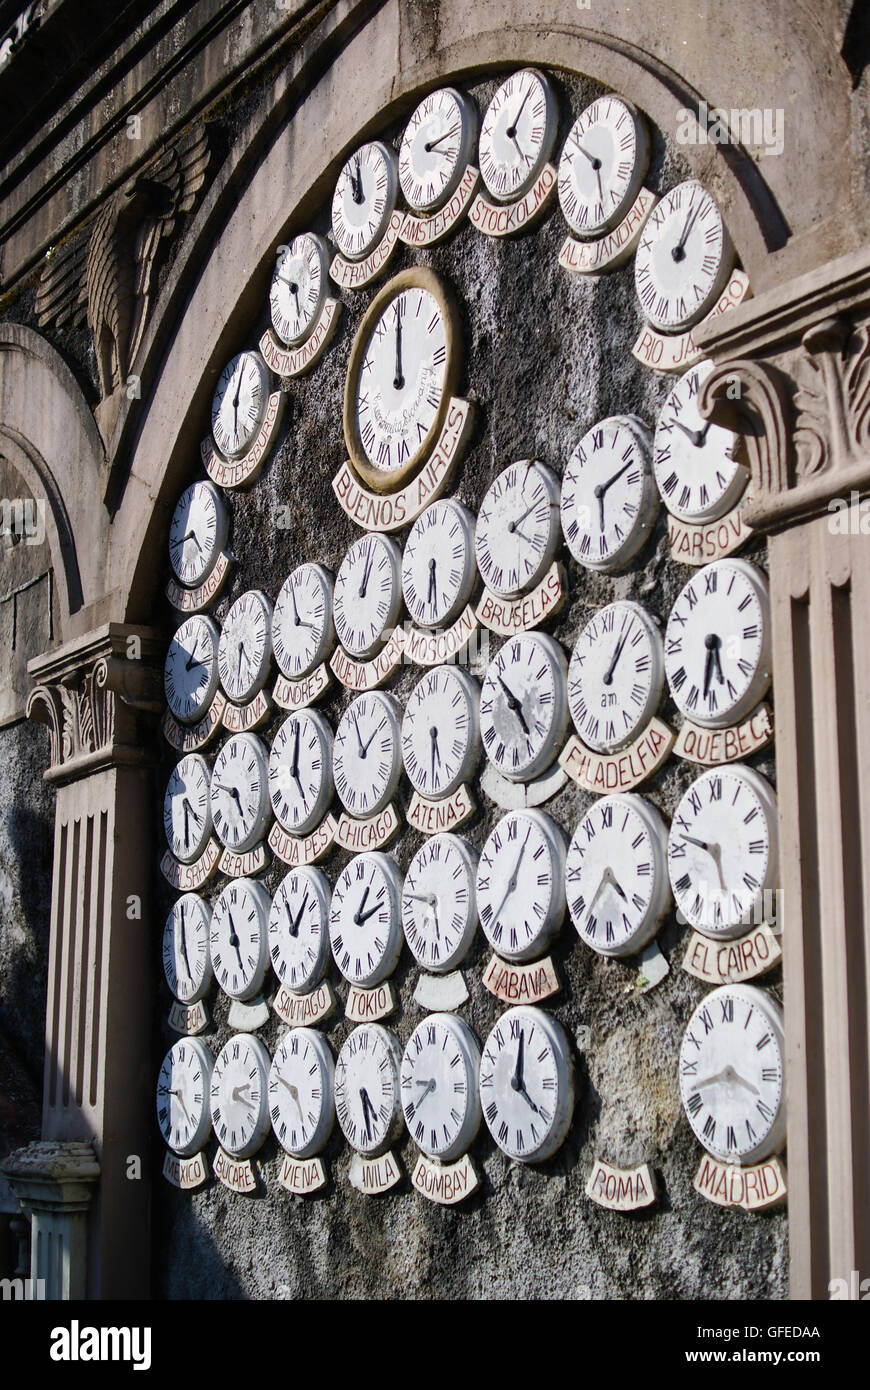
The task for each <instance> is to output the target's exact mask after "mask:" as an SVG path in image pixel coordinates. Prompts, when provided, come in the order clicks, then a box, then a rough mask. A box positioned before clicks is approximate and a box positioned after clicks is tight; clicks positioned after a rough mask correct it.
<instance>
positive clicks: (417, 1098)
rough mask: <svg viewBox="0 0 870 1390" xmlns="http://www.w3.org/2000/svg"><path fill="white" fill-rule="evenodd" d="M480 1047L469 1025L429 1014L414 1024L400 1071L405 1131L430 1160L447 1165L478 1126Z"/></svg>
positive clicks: (452, 1018)
mask: <svg viewBox="0 0 870 1390" xmlns="http://www.w3.org/2000/svg"><path fill="white" fill-rule="evenodd" d="M479 1071H480V1048H479V1047H478V1044H477V1039H476V1038H475V1036H474V1034H473V1033H472V1031H471V1029H470V1028H469V1026H468V1024H467V1023H465V1022H464V1021H463V1019H461V1018H454V1016H453V1015H452V1014H430V1015H429V1017H428V1018H424V1019H423V1021H422V1022H421V1023H418V1024H417V1027H416V1028H415V1029H414V1031H413V1033H412V1034H411V1036H410V1038H409V1039H408V1045H407V1047H406V1048H405V1052H404V1056H403V1057H402V1066H401V1071H400V1078H401V1096H402V1112H403V1114H404V1116H405V1124H406V1125H407V1126H408V1132H409V1133H410V1134H411V1135H412V1136H413V1138H414V1140H415V1141H416V1143H417V1146H418V1148H420V1149H422V1150H423V1153H424V1154H428V1156H429V1158H437V1159H440V1161H441V1162H442V1163H451V1162H453V1160H454V1159H457V1158H459V1157H460V1155H461V1154H464V1153H465V1152H466V1151H467V1149H468V1147H469V1145H470V1144H471V1142H472V1140H473V1139H474V1136H475V1135H476V1134H477V1131H478V1129H479V1128H480V1096H479V1094H478V1085H479Z"/></svg>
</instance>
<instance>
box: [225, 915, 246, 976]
mask: <svg viewBox="0 0 870 1390" xmlns="http://www.w3.org/2000/svg"><path fill="white" fill-rule="evenodd" d="M227 918H228V919H229V924H230V945H231V946H232V947H233V949H234V950H235V953H236V955H237V956H238V958H239V968H240V969H241V970H242V971H244V968H245V967H244V965H243V963H242V953H241V951H240V950H239V938H238V934H237V932H236V925H235V922H234V921H233V914H232V912H230V910H229V908H227Z"/></svg>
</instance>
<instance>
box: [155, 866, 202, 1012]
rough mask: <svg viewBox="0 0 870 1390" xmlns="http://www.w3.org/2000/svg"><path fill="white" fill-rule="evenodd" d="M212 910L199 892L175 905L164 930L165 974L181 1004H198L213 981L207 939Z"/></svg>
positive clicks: (187, 895) (185, 896) (179, 899)
mask: <svg viewBox="0 0 870 1390" xmlns="http://www.w3.org/2000/svg"><path fill="white" fill-rule="evenodd" d="M210 930H211V908H210V907H209V905H208V903H206V902H204V901H203V899H202V898H200V897H199V896H198V895H197V894H196V893H185V894H184V897H182V898H178V899H177V900H176V902H174V903H173V905H172V909H171V911H170V913H169V916H168V917H167V918H166V924H165V926H164V928H163V972H164V974H165V976H166V983H167V984H168V986H169V988H170V989H171V991H172V993H173V994H174V995H175V997H176V999H180V1000H181V1002H182V1004H195V1003H196V1002H197V1000H198V999H202V998H204V997H205V995H206V994H207V993H208V989H209V985H210V984H211V982H212V966H211V956H210V955H209V950H208V938H209V932H210Z"/></svg>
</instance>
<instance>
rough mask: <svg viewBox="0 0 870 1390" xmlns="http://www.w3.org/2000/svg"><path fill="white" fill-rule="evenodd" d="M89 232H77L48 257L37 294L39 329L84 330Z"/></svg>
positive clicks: (54, 249) (54, 248)
mask: <svg viewBox="0 0 870 1390" xmlns="http://www.w3.org/2000/svg"><path fill="white" fill-rule="evenodd" d="M89 241H90V233H89V231H88V230H84V231H82V230H80V231H78V232H75V233H74V234H73V235H72V236H70V237H68V238H67V240H66V241H63V242H61V244H60V245H59V246H55V247H53V248H52V250H51V251H50V252H49V254H48V258H47V260H46V264H45V266H44V268H43V271H42V274H41V276H40V278H39V288H38V289H37V291H36V318H37V322H38V324H39V326H40V328H55V329H58V330H59V331H63V332H75V331H76V330H77V329H80V328H83V327H84V323H85V317H86V313H87V291H86V288H85V263H86V261H87V258H88V242H89Z"/></svg>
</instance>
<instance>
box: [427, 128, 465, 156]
mask: <svg viewBox="0 0 870 1390" xmlns="http://www.w3.org/2000/svg"><path fill="white" fill-rule="evenodd" d="M457 129H458V127H457V126H455V125H452V126H451V127H450V129H449V130H445V132H444V134H443V135H439V136H438V139H437V140H429V141H427V143H426V144H425V145H424V146H423V148H424V150H425V151H426V153H427V154H431V153H432V151H433V150H438V153H439V154H441V155H444V157H445V158H446V159H449V157H450V156H449V154H448V152H447V150H439V149H438V146H439V145H440V144H441V143H442V142H443V141H444V140H449V139H450V136H451V135H455V134H456V131H457Z"/></svg>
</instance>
